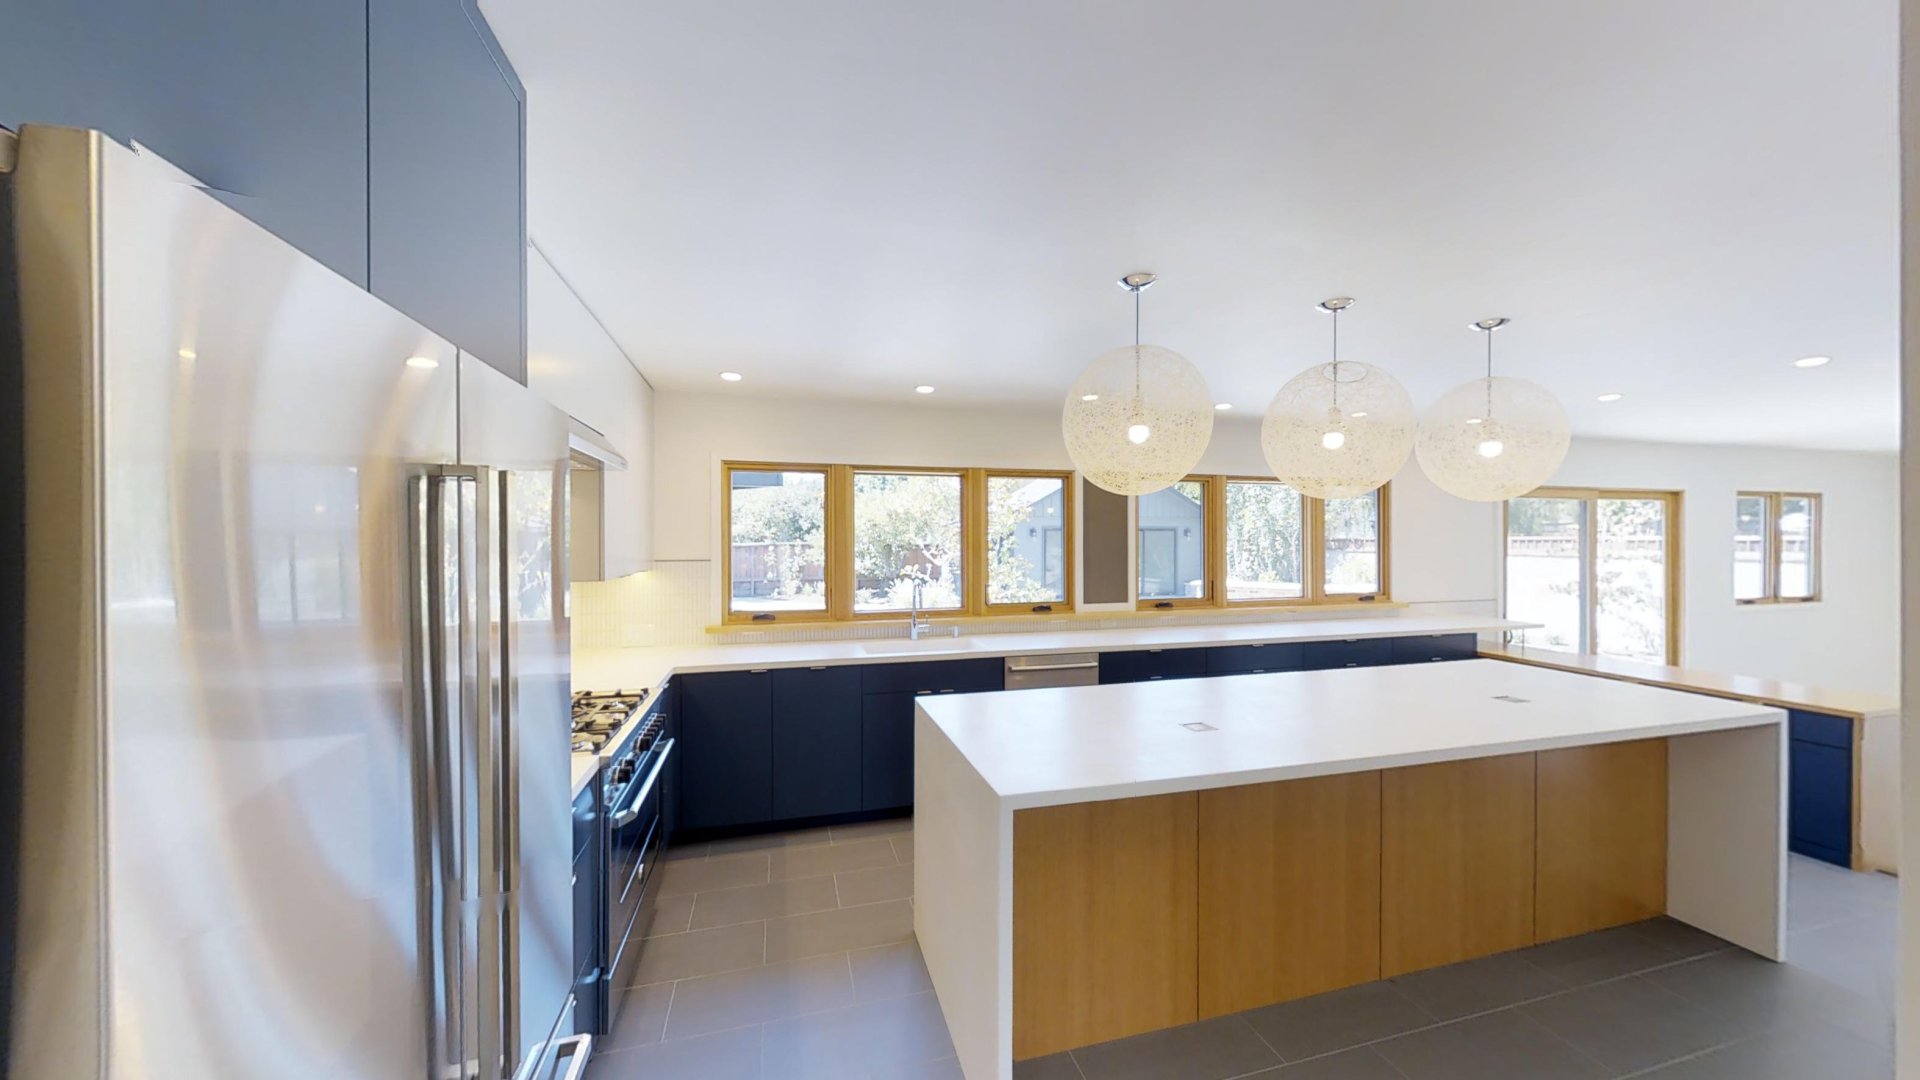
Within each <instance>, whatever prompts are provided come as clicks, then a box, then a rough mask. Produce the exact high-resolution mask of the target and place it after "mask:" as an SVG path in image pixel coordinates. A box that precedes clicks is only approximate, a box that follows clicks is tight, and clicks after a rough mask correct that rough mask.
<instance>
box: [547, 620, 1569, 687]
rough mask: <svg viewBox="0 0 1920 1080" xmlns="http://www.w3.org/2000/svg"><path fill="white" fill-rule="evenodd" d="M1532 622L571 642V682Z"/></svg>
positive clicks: (627, 682) (1455, 630)
mask: <svg viewBox="0 0 1920 1080" xmlns="http://www.w3.org/2000/svg"><path fill="white" fill-rule="evenodd" d="M1536 625H1538V624H1536V623H1526V622H1515V621H1513V620H1511V619H1501V618H1496V617H1494V616H1491V615H1410V614H1404V613H1401V614H1381V615H1369V616H1365V617H1354V618H1309V619H1293V620H1289V621H1285V622H1246V623H1220V624H1213V625H1194V624H1186V625H1180V626H1143V627H1139V628H1137V629H1136V628H1132V627H1129V628H1127V629H1124V630H1046V631H1039V632H1034V633H1015V634H978V635H975V636H971V637H957V638H955V637H937V638H926V639H923V640H920V641H908V640H906V639H904V638H887V639H882V640H868V641H786V642H774V643H768V644H764V645H704V646H703V645H694V646H685V647H671V646H662V647H653V648H637V649H575V650H574V652H573V688H574V690H576V691H579V690H641V689H647V688H652V689H654V690H655V691H657V690H658V689H659V686H660V684H661V683H662V682H664V681H665V680H666V678H667V676H668V675H671V674H675V673H679V674H686V673H689V672H699V671H735V670H739V669H742V668H777V667H813V666H820V665H827V666H832V665H840V664H887V663H913V662H915V661H922V660H965V659H968V658H977V659H990V658H994V657H1002V656H1027V655H1033V654H1037V653H1063V652H1129V651H1137V650H1142V649H1174V648H1196V647H1204V646H1208V645H1266V644H1275V643H1280V642H1299V641H1344V640H1348V639H1352V638H1382V637H1411V636H1415V635H1421V634H1478V633H1491V632H1493V631H1497V630H1518V629H1522V628H1526V627H1532V626H1536Z"/></svg>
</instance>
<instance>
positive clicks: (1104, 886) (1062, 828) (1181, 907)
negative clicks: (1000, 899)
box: [1013, 791, 1199, 1061]
mask: <svg viewBox="0 0 1920 1080" xmlns="http://www.w3.org/2000/svg"><path fill="white" fill-rule="evenodd" d="M1197 807H1198V796H1197V794H1196V793H1195V792H1191V791H1184V792H1178V793H1174V794H1169V795H1149V796H1145V797H1142V798H1133V799H1113V800H1108V801H1105V802H1091V803H1070V804H1068V805H1065V806H1049V807H1042V808H1038V809H1032V810H1018V811H1015V812H1014V815H1013V1057H1014V1059H1015V1060H1016V1061H1022V1060H1026V1059H1028V1058H1035V1057H1041V1056H1043V1055H1046V1054H1052V1053H1057V1052H1059V1051H1061V1050H1068V1049H1072V1048H1073V1047H1077V1046H1087V1045H1090V1044H1092V1043H1097V1042H1105V1041H1106V1040H1108V1039H1117V1038H1120V1037H1122V1036H1126V1035H1137V1034H1139V1033H1141V1032H1146V1031H1155V1030H1158V1029H1160V1028H1167V1027H1174V1026H1177V1025H1180V1024H1186V1023H1191V1022H1193V1020H1194V1019H1195V1008H1196V1001H1197V989H1196V980H1197V978H1198V970H1199V969H1198V964H1197V962H1196V959H1195V949H1196V947H1197V941H1198V937H1197V930H1196V905H1197V894H1196V889H1197V888H1198V880H1199V879H1198V874H1197V867H1196V863H1195V858H1196V855H1195V852H1196V843H1197V840H1196V828H1197V825H1196V821H1197V817H1196V815H1197Z"/></svg>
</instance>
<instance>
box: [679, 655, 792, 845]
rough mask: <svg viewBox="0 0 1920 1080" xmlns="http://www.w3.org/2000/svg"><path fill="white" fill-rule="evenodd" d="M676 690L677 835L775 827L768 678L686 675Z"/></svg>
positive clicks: (720, 673)
mask: <svg viewBox="0 0 1920 1080" xmlns="http://www.w3.org/2000/svg"><path fill="white" fill-rule="evenodd" d="M676 681H677V682H678V685H679V687H680V702H679V705H680V741H679V742H678V743H677V744H676V747H675V749H674V754H675V756H677V757H678V758H679V759H680V821H679V828H681V829H713V828H724V827H726V826H732V825H754V824H759V823H762V822H767V821H772V820H773V678H772V675H771V674H770V673H769V672H766V671H715V672H707V673H705V674H699V675H686V676H682V677H680V678H679V679H678V680H676Z"/></svg>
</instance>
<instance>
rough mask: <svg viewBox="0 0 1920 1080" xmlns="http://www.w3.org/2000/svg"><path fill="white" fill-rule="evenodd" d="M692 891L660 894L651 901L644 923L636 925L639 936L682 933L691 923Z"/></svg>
mask: <svg viewBox="0 0 1920 1080" xmlns="http://www.w3.org/2000/svg"><path fill="white" fill-rule="evenodd" d="M694 895H695V894H693V893H681V894H680V895H678V896H662V897H659V898H657V899H655V900H654V901H653V903H652V911H651V912H650V913H649V914H647V915H646V916H644V917H645V918H646V920H647V921H646V923H645V924H644V925H641V926H639V927H638V930H639V933H640V936H641V937H658V936H660V935H661V934H684V933H686V932H687V930H688V928H689V927H690V926H691V924H692V919H693V898H694Z"/></svg>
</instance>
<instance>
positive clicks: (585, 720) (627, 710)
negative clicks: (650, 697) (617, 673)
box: [573, 690, 647, 754]
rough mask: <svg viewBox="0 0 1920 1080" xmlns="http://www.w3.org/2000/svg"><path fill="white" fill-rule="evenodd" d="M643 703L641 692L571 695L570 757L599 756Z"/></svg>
mask: <svg viewBox="0 0 1920 1080" xmlns="http://www.w3.org/2000/svg"><path fill="white" fill-rule="evenodd" d="M646 701H647V691H645V690H601V691H581V692H580V693H578V694H575V695H573V750H574V753H577V754H597V753H599V752H600V748H601V747H603V746H605V745H607V740H608V739H611V738H613V733H614V732H616V731H619V730H620V726H621V725H622V724H625V723H626V722H627V721H628V720H630V719H632V717H633V714H634V713H636V712H638V711H640V706H642V705H644V704H646Z"/></svg>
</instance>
